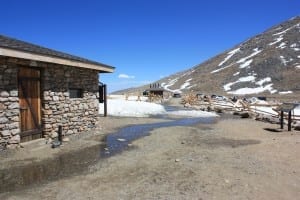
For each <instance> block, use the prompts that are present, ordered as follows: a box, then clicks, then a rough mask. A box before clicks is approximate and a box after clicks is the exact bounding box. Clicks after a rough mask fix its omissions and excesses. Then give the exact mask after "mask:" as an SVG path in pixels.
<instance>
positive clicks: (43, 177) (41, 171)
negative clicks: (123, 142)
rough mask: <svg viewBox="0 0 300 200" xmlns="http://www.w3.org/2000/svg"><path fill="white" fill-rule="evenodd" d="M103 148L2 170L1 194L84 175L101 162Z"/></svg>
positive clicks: (80, 151) (89, 149)
mask: <svg viewBox="0 0 300 200" xmlns="http://www.w3.org/2000/svg"><path fill="white" fill-rule="evenodd" d="M100 150H101V147H100V146H99V145H96V146H91V147H88V148H84V149H81V150H77V151H73V152H68V153H63V154H60V155H57V156H55V157H53V158H49V159H46V160H43V161H33V162H32V163H30V164H26V165H19V166H13V165H12V166H11V167H9V168H6V169H2V170H0V193H3V192H9V191H16V190H19V189H23V188H25V187H28V186H30V185H32V184H38V183H43V182H46V181H53V180H58V179H61V178H64V177H68V176H71V175H76V174H79V173H84V171H86V170H87V169H88V166H90V165H92V164H95V163H96V162H97V161H99V158H100Z"/></svg>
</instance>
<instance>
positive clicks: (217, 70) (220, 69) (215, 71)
mask: <svg viewBox="0 0 300 200" xmlns="http://www.w3.org/2000/svg"><path fill="white" fill-rule="evenodd" d="M233 64H234V63H231V64H230V65H227V66H226V67H222V68H219V69H216V70H214V71H212V72H210V73H212V74H214V73H217V72H219V71H222V70H224V69H226V68H229V67H231V66H232V65H233Z"/></svg>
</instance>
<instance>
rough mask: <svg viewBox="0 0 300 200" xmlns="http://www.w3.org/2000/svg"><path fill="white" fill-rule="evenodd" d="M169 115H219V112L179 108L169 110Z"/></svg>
mask: <svg viewBox="0 0 300 200" xmlns="http://www.w3.org/2000/svg"><path fill="white" fill-rule="evenodd" d="M168 114H169V115H176V116H186V117H218V115H217V114H215V113H212V112H205V111H200V110H178V111H171V112H168Z"/></svg>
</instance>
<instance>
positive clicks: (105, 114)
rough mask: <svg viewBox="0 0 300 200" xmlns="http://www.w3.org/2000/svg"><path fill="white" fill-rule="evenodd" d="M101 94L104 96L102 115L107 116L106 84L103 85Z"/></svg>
mask: <svg viewBox="0 0 300 200" xmlns="http://www.w3.org/2000/svg"><path fill="white" fill-rule="evenodd" d="M103 96H104V117H106V116H107V95H106V85H105V84H104V85H103Z"/></svg>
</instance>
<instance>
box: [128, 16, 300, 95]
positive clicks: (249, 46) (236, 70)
mask: <svg viewBox="0 0 300 200" xmlns="http://www.w3.org/2000/svg"><path fill="white" fill-rule="evenodd" d="M157 82H158V83H160V85H161V86H163V87H164V88H165V89H166V90H169V91H171V92H189V91H191V90H193V91H195V92H199V93H208V94H211V93H217V94H223V95H229V94H230V95H248V94H249V95H251V94H287V93H300V17H299V16H298V17H295V18H292V19H290V20H288V21H286V22H283V23H281V24H279V25H277V26H274V27H272V28H270V29H268V30H267V31H265V32H263V33H262V34H259V35H257V36H255V37H253V38H251V39H249V40H247V41H245V42H243V43H241V44H239V45H237V46H235V47H233V48H232V49H230V50H228V51H226V52H224V53H221V54H219V55H217V56H215V57H213V58H211V59H209V60H207V61H206V62H204V63H202V64H199V65H197V66H194V67H192V68H191V69H188V70H186V71H183V72H179V73H176V74H174V75H171V76H169V77H166V78H164V79H161V80H159V81H157ZM147 87H148V86H143V87H140V88H135V89H131V90H130V91H134V90H135V91H136V90H139V91H142V90H143V89H146V88H147Z"/></svg>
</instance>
